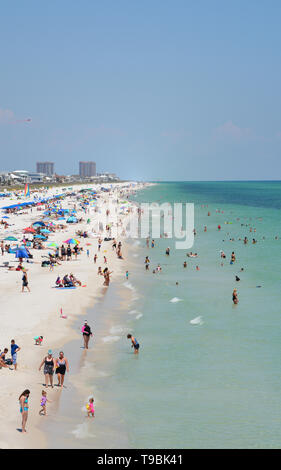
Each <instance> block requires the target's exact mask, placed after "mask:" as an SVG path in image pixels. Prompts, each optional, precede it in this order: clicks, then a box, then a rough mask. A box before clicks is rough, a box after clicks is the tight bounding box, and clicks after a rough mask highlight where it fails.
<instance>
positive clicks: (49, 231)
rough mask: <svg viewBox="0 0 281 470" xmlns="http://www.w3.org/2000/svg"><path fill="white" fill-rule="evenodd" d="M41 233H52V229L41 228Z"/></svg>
mask: <svg viewBox="0 0 281 470" xmlns="http://www.w3.org/2000/svg"><path fill="white" fill-rule="evenodd" d="M41 233H51V230H48V229H47V228H43V229H42V230H41Z"/></svg>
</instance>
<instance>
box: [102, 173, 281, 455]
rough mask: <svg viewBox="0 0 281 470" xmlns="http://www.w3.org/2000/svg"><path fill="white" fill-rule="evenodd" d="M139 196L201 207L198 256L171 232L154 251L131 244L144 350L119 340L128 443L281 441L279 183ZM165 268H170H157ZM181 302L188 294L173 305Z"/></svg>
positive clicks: (137, 325)
mask: <svg viewBox="0 0 281 470" xmlns="http://www.w3.org/2000/svg"><path fill="white" fill-rule="evenodd" d="M132 199H133V200H135V201H137V202H170V203H173V202H193V203H194V204H195V228H196V231H197V235H196V237H195V243H194V246H193V248H192V249H191V251H193V252H197V253H198V255H199V257H198V258H194V259H191V258H187V257H186V251H187V250H175V248H174V240H171V239H169V240H167V239H159V240H156V246H155V248H153V249H152V248H149V249H147V248H146V245H145V240H140V244H138V243H136V242H132V243H133V244H135V245H137V247H136V248H137V251H136V254H135V257H134V262H135V263H136V264H135V268H132V271H131V272H130V274H129V285H128V286H127V287H129V288H131V289H135V290H134V293H135V296H134V300H133V302H132V303H131V305H130V306H129V309H128V312H124V313H125V316H123V317H122V319H123V326H125V327H126V329H129V330H130V331H132V332H133V334H134V335H135V336H136V337H137V339H138V341H139V342H140V344H141V348H140V353H139V356H138V357H135V356H134V355H133V354H132V353H131V351H130V348H129V344H128V345H127V346H126V342H127V339H126V337H125V335H124V340H123V339H122V341H119V342H118V343H116V344H115V345H114V357H115V368H116V369H115V373H114V379H113V382H114V383H113V384H112V388H111V391H110V394H111V400H114V403H115V405H117V406H118V408H119V412H120V415H121V416H122V423H123V425H125V427H126V429H127V433H128V441H129V445H130V447H132V448H261V447H262V448H270V447H273V448H274V447H280V445H281V360H280V356H281V355H280V351H281V297H280V286H281V285H280V281H281V279H280V278H281V276H280V253H281V251H280V249H281V239H280V237H281V221H280V215H281V182H204V183H199V182H198V183H197V182H194V183H188V182H182V183H181V182H173V183H160V184H157V185H156V186H152V187H150V188H148V189H146V190H144V191H142V192H141V193H138V194H137V195H136V196H134V197H133V198H132ZM206 205H208V207H206ZM208 211H210V213H211V215H210V216H208V215H207V213H208ZM218 211H220V212H218ZM222 211H223V212H222ZM226 222H228V223H226ZM218 224H220V225H221V227H222V229H221V231H220V232H219V231H218V230H217V225H218ZM205 225H206V226H207V232H204V226H205ZM250 227H252V232H250ZM254 229H256V231H255V232H254ZM245 236H247V237H248V239H249V243H248V245H244V243H243V241H242V240H243V238H244V237H245ZM275 236H278V237H279V239H277V240H276V239H275ZM263 237H265V238H263ZM232 238H234V241H230V239H232ZM239 238H241V240H239ZM253 238H255V239H256V240H257V243H256V244H252V243H251V241H252V239H253ZM167 246H170V248H171V255H170V256H169V257H167V256H166V255H165V249H166V247H167ZM220 250H223V251H224V252H225V254H226V260H225V261H224V265H223V266H221V258H220ZM232 251H234V252H235V254H236V262H235V264H233V265H231V264H230V263H229V261H230V255H231V252H232ZM146 255H148V256H149V257H150V261H151V264H150V270H149V272H146V271H145V267H144V258H145V256H146ZM184 261H187V263H188V265H187V268H186V269H185V268H183V262H184ZM158 263H160V265H161V266H162V272H161V273H160V274H153V273H152V270H153V268H154V267H156V266H157V264H158ZM196 265H198V266H199V268H200V270H199V271H197V270H196V269H195V267H196ZM242 267H243V268H244V271H243V272H240V269H241V268H242ZM236 274H238V275H239V277H240V279H241V280H240V282H236V281H235V275H236ZM176 282H178V285H176ZM256 286H261V287H259V288H257V287H256ZM234 287H236V288H237V289H238V297H239V304H238V305H237V306H234V305H233V303H232V290H233V288H234ZM175 297H177V298H178V299H180V301H178V302H170V300H171V299H173V298H175ZM197 317H201V321H200V322H199V323H197V324H193V323H190V321H191V320H193V319H194V318H197ZM113 391H114V392H113Z"/></svg>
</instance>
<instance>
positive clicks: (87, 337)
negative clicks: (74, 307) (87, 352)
mask: <svg viewBox="0 0 281 470" xmlns="http://www.w3.org/2000/svg"><path fill="white" fill-rule="evenodd" d="M81 331H82V334H83V340H84V348H85V349H88V344H89V340H90V336H93V333H92V331H91V328H90V326H89V325H88V322H87V320H85V322H84V325H83V326H82V330H81Z"/></svg>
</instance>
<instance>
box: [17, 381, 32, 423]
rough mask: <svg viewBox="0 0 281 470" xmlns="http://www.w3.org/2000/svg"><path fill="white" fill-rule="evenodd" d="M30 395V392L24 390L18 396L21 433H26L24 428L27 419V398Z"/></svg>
mask: <svg viewBox="0 0 281 470" xmlns="http://www.w3.org/2000/svg"><path fill="white" fill-rule="evenodd" d="M29 395H30V390H27V389H26V390H24V391H23V392H22V394H21V395H20V396H19V402H20V413H21V417H22V425H21V432H26V429H25V426H26V422H27V418H28V398H29Z"/></svg>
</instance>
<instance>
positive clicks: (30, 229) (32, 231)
mask: <svg viewBox="0 0 281 470" xmlns="http://www.w3.org/2000/svg"><path fill="white" fill-rule="evenodd" d="M24 233H36V230H34V228H32V227H27V228H25V229H24Z"/></svg>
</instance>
